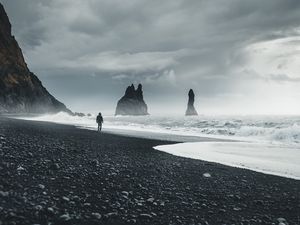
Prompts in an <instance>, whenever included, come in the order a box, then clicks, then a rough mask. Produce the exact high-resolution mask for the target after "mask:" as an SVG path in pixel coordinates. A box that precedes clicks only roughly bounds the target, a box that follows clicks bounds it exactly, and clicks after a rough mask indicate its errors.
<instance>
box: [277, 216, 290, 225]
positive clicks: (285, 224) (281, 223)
mask: <svg viewBox="0 0 300 225" xmlns="http://www.w3.org/2000/svg"><path fill="white" fill-rule="evenodd" d="M277 221H278V225H288V222H287V221H286V219H285V218H282V217H280V218H277Z"/></svg>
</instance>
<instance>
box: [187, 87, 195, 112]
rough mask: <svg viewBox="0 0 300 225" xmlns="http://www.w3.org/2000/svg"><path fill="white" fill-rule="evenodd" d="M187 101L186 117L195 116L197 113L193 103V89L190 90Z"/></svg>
mask: <svg viewBox="0 0 300 225" xmlns="http://www.w3.org/2000/svg"><path fill="white" fill-rule="evenodd" d="M188 95H189V101H188V105H187V109H186V112H185V115H186V116H197V115H198V113H197V111H196V109H195V107H194V102H195V94H194V91H193V89H190V91H189V94H188Z"/></svg>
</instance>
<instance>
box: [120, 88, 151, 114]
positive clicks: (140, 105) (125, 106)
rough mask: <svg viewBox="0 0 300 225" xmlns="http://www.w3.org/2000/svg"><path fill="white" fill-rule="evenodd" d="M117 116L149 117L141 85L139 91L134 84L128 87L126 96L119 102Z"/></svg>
mask: <svg viewBox="0 0 300 225" xmlns="http://www.w3.org/2000/svg"><path fill="white" fill-rule="evenodd" d="M115 115H131V116H142V115H149V113H148V107H147V105H146V103H145V101H144V97H143V87H142V85H141V84H139V85H138V88H137V89H135V88H134V85H133V84H132V85H131V86H128V87H127V89H126V92H125V95H124V96H123V97H122V98H121V99H120V100H119V101H118V104H117V108H116V113H115Z"/></svg>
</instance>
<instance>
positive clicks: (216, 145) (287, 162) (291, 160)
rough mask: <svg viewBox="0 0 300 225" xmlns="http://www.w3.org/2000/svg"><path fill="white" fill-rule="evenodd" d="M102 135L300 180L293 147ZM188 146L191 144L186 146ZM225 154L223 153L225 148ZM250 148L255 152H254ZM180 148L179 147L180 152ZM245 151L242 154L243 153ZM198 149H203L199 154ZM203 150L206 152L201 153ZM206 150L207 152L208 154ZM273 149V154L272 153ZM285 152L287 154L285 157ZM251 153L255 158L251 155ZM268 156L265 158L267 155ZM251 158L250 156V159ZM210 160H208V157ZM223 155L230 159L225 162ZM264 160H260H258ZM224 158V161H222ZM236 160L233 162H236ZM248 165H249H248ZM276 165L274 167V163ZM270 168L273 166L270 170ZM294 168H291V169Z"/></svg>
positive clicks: (112, 130) (149, 134)
mask: <svg viewBox="0 0 300 225" xmlns="http://www.w3.org/2000/svg"><path fill="white" fill-rule="evenodd" d="M15 119H21V120H29V121H43V122H47V123H56V124H64V125H74V126H76V127H77V128H79V129H86V130H92V131H95V130H96V127H92V126H86V125H83V124H82V123H77V124H76V123H74V122H73V123H68V122H62V121H53V122H52V121H46V120H35V119H34V120H31V119H30V118H26V117H25V118H24V117H20V118H15ZM102 133H107V134H113V135H120V136H125V137H129V138H130V137H133V138H146V139H149V140H160V141H171V142H175V143H174V144H173V145H169V146H154V149H156V150H158V151H163V152H166V153H169V154H172V155H175V156H179V157H185V158H190V159H196V160H202V161H206V162H213V163H219V164H222V165H225V166H231V167H235V168H242V169H248V170H252V171H255V172H259V173H264V174H270V175H275V176H281V177H286V178H291V179H295V180H299V179H300V167H299V166H298V165H297V164H298V161H297V160H300V154H299V153H300V149H294V148H295V147H288V148H287V147H283V146H280V147H279V146H276V145H274V146H271V145H267V144H264V143H259V142H256V141H255V140H243V139H237V138H230V137H227V138H226V137H224V138H221V137H207V136H205V135H204V136H196V135H184V134H180V133H178V132H172V131H170V132H167V131H158V130H156V131H154V130H152V131H150V130H147V129H133V128H127V129H126V128H125V127H121V128H117V127H111V126H108V127H104V129H103V130H102ZM189 143H190V144H189ZM186 145H189V147H188V148H189V149H191V150H185V146H186ZM228 145H231V146H230V147H227V151H224V149H225V146H228ZM235 145H243V146H240V147H239V149H238V151H235V154H233V153H232V150H231V149H236V146H235ZM253 145H255V146H254V148H253ZM179 146H182V147H181V149H180V148H179ZM251 146H252V147H251ZM270 147H271V148H272V149H274V148H275V149H277V150H278V149H280V152H281V155H280V156H279V157H277V158H274V157H273V159H272V160H269V158H270V157H271V156H273V154H274V152H272V151H270V150H269V148H270ZM245 148H247V151H246V152H245V151H244V149H245ZM199 149H202V150H201V151H200V150H199ZM203 149H204V150H205V151H203ZM208 149H209V151H208ZM257 149H261V150H262V152H264V153H265V154H264V155H261V153H260V152H258V151H257ZM275 149H274V150H275ZM286 152H289V153H288V154H286ZM253 153H254V154H253ZM266 153H268V154H266ZM251 154H252V155H251ZM289 154H292V155H294V156H295V157H289ZM208 155H209V156H213V157H207V156H208ZM226 155H230V156H231V157H230V158H228V157H226ZM262 156H263V158H261V157H262ZM224 157H225V158H224ZM235 158H236V160H233V159H235ZM262 160H264V162H262ZM249 161H250V162H251V163H249ZM275 162H277V164H276V163H275ZM278 164H280V165H281V166H280V167H279V168H280V169H278V168H277V165H278ZM270 165H273V166H270ZM292 165H294V167H293V166H292Z"/></svg>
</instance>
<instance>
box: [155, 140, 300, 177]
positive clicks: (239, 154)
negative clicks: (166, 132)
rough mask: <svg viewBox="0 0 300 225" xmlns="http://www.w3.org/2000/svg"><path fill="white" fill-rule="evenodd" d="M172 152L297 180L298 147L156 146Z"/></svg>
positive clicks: (240, 144)
mask: <svg viewBox="0 0 300 225" xmlns="http://www.w3.org/2000/svg"><path fill="white" fill-rule="evenodd" d="M155 149H156V150H159V151H163V152H167V153H170V154H172V155H176V156H181V157H186V158H192V159H200V160H204V161H208V162H215V163H220V164H223V165H227V166H232V167H238V168H245V169H249V170H253V171H256V172H262V173H265V174H272V175H277V176H282V177H288V178H293V179H297V180H300V164H299V162H300V149H299V148H297V147H294V148H292V147H290V146H276V145H267V144H261V143H249V142H194V143H180V144H174V145H163V146H156V147H155Z"/></svg>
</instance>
